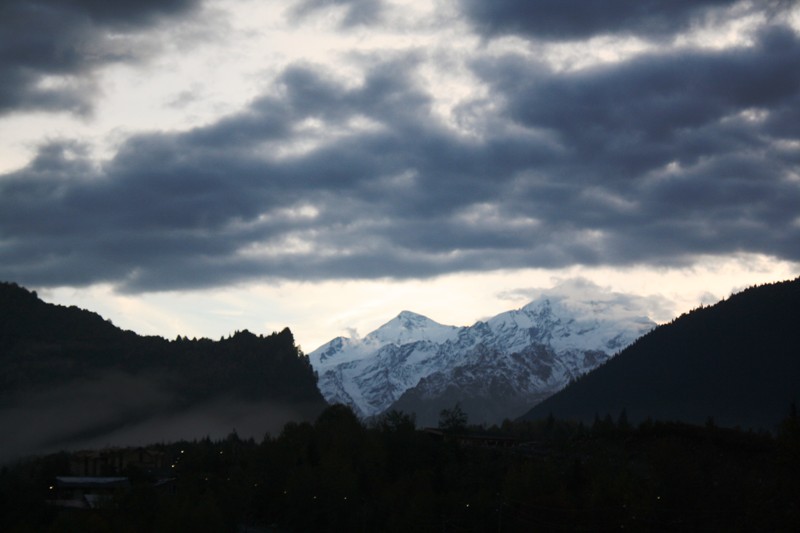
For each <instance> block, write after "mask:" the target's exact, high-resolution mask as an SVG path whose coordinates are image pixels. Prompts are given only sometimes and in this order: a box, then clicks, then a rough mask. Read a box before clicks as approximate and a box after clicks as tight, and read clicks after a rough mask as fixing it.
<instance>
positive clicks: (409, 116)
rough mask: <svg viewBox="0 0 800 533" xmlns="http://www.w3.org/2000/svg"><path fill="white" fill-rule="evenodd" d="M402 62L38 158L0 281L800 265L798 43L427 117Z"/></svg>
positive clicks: (201, 280)
mask: <svg viewBox="0 0 800 533" xmlns="http://www.w3.org/2000/svg"><path fill="white" fill-rule="evenodd" d="M417 61H418V58H415V57H413V56H411V57H408V58H405V59H395V60H391V61H384V62H382V63H380V64H377V65H376V66H374V67H373V68H371V69H370V71H369V72H368V75H367V77H366V79H365V81H364V82H363V84H361V85H359V86H355V87H352V86H346V85H344V84H342V83H340V82H339V81H337V80H336V79H335V78H333V77H330V76H328V75H326V74H325V73H324V72H323V71H322V69H319V68H316V67H314V66H311V65H293V66H290V67H289V68H287V69H286V70H285V71H284V72H283V74H282V75H281V77H280V78H279V79H278V80H277V81H276V83H275V85H274V86H273V87H271V88H270V89H269V90H268V91H265V94H264V96H263V97H261V98H260V99H257V100H255V101H254V102H252V103H251V104H250V105H249V106H248V107H247V108H246V109H245V110H243V111H242V112H240V113H238V114H235V115H231V116H228V117H227V118H224V119H222V120H220V121H218V122H217V123H215V124H212V125H209V126H206V127H202V128H197V129H194V130H191V131H186V132H181V133H157V134H156V133H153V134H142V135H138V136H136V137H133V138H130V139H128V140H127V141H126V142H125V143H124V144H123V145H122V147H121V148H120V149H119V152H118V153H117V154H116V156H115V157H114V158H113V159H111V160H110V161H106V162H103V163H102V164H98V163H97V162H95V161H92V160H91V159H90V158H89V157H88V156H87V155H86V153H84V151H83V148H82V147H81V146H80V145H76V144H74V143H69V142H53V143H50V144H48V145H45V146H42V147H41V148H40V150H39V153H38V157H37V158H36V159H35V160H34V161H32V162H31V163H30V164H29V165H28V166H27V167H25V168H23V169H21V170H19V171H17V172H14V173H11V174H7V175H5V176H0V278H3V279H12V280H15V281H18V282H21V283H24V284H28V285H31V286H42V285H59V284H78V285H79V284H90V283H94V282H98V281H107V282H111V283H114V284H116V285H117V286H118V287H119V288H120V289H121V290H127V291H147V290H165V289H177V288H189V287H203V286H214V285H220V284H228V283H232V282H236V281H242V280H249V279H268V278H284V279H303V280H307V279H330V278H374V277H396V278H407V277H426V276H432V275H437V274H441V273H448V272H454V271H475V270H486V269H497V268H513V267H554V268H555V267H562V266H567V265H575V264H584V265H598V264H611V265H623V264H631V263H648V264H683V263H685V262H690V261H691V259H692V257H693V256H694V255H696V254H701V253H703V254H704V253H710V254H725V253H734V252H756V253H766V254H771V255H774V256H777V257H781V258H784V259H789V260H794V261H799V260H800V224H798V222H797V217H798V206H800V181H798V176H797V168H798V161H799V160H800V150H798V148H797V146H798V144H797V143H798V142H799V141H800V126H798V124H800V120H797V118H798V115H797V114H798V111H797V110H798V109H800V40H798V36H797V35H796V34H794V33H793V32H792V31H791V30H789V29H787V28H784V27H780V26H775V27H770V28H767V29H764V30H763V31H762V33H761V34H760V35H759V36H758V38H757V42H756V44H755V45H754V46H752V47H748V48H739V49H727V50H717V51H713V50H712V51H709V50H706V51H699V50H684V51H682V52H666V53H662V54H650V55H647V56H640V57H637V58H635V59H633V60H630V61H627V62H622V63H616V64H610V65H606V66H601V67H594V68H592V69H586V70H581V71H573V72H561V71H554V70H552V69H550V68H548V67H546V66H545V65H543V64H538V63H535V62H532V61H531V60H530V59H525V58H523V57H518V56H514V55H507V56H504V57H502V58H500V59H497V58H495V59H493V60H491V61H488V60H485V61H481V60H476V61H475V62H474V63H473V64H472V68H473V71H474V72H475V74H476V75H477V76H479V77H482V78H483V79H484V80H485V81H486V83H487V84H488V85H489V87H490V97H489V98H490V99H491V101H492V102H493V103H494V104H496V106H498V108H499V110H500V111H499V112H498V111H491V112H489V113H486V112H485V111H482V110H483V109H485V108H487V107H489V106H485V105H483V104H485V103H486V102H472V103H468V104H465V105H463V106H462V107H460V108H459V109H458V110H457V116H456V121H457V122H458V121H460V120H463V121H468V122H470V123H471V124H477V125H478V126H477V127H478V129H479V130H480V135H479V136H468V135H462V134H460V133H458V132H456V131H455V130H454V129H452V128H450V127H449V126H447V125H446V124H444V123H442V122H441V121H440V119H439V118H437V115H436V114H434V113H433V112H432V104H433V102H432V100H431V97H430V96H429V95H428V94H427V93H426V92H425V91H424V90H423V89H422V88H421V86H419V85H418V84H417V83H416V82H415V79H416V78H415V72H416V70H415V69H416V68H417V67H418V63H417Z"/></svg>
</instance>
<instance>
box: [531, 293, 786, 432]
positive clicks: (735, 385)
mask: <svg viewBox="0 0 800 533" xmlns="http://www.w3.org/2000/svg"><path fill="white" fill-rule="evenodd" d="M799 318H800V278H798V279H795V280H793V281H786V282H782V283H775V284H771V285H764V286H760V287H755V288H751V289H748V290H746V291H744V292H741V293H739V294H736V295H734V296H731V297H730V298H729V299H728V300H725V301H722V302H720V303H718V304H716V305H714V306H712V307H706V308H701V309H697V310H695V311H692V312H691V313H689V314H687V315H683V316H681V317H679V318H677V319H676V320H674V321H673V322H672V323H670V324H667V325H663V326H660V327H658V328H657V329H655V330H653V331H652V332H650V333H649V334H647V335H645V336H644V337H642V338H641V339H639V340H638V341H637V342H636V343H634V344H633V345H632V346H630V347H629V348H627V349H626V350H624V351H623V352H622V353H620V354H619V355H618V356H617V357H615V358H614V359H613V360H611V361H609V362H608V363H607V364H605V365H603V366H602V367H600V368H598V369H597V370H595V371H593V372H592V373H590V374H588V375H586V376H584V377H583V378H582V379H580V380H578V381H577V382H576V383H574V384H572V385H570V386H569V387H567V388H566V389H564V390H563V391H561V392H560V393H558V394H556V395H554V396H552V397H551V398H549V399H548V400H546V401H544V402H542V403H541V404H539V405H537V406H535V407H533V409H531V410H530V411H529V412H528V413H526V414H525V415H524V417H523V418H525V419H536V418H544V417H546V416H548V415H549V414H551V413H552V414H553V415H554V416H556V417H557V418H570V419H578V420H583V421H591V420H592V419H593V418H594V417H595V414H600V416H604V415H605V414H606V413H609V414H612V416H616V415H617V414H619V413H620V412H621V411H622V410H623V409H625V410H626V414H627V416H628V418H629V419H630V420H632V421H640V420H643V419H645V418H647V417H652V418H655V419H672V420H681V421H686V422H694V423H703V422H704V421H706V420H707V419H708V417H712V418H713V419H714V422H715V423H716V424H719V425H723V426H735V425H740V426H743V427H751V428H763V429H774V426H775V424H777V423H778V421H779V420H780V419H781V418H782V417H783V416H785V414H786V412H787V410H788V408H789V405H790V404H791V403H792V402H796V401H798V400H800V328H798V319H799Z"/></svg>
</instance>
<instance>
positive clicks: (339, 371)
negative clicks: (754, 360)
mask: <svg viewBox="0 0 800 533" xmlns="http://www.w3.org/2000/svg"><path fill="white" fill-rule="evenodd" d="M623 307H624V306H621V305H619V304H618V303H617V302H615V301H613V300H605V301H604V300H598V301H593V302H588V303H582V302H576V301H572V300H570V299H568V298H565V297H562V296H559V295H557V294H549V295H546V296H543V297H542V298H540V299H537V300H534V301H533V302H531V303H530V304H528V305H527V306H525V307H523V308H521V309H518V310H514V311H508V312H506V313H501V314H499V315H497V316H495V317H493V318H491V319H489V320H486V321H480V322H477V323H476V324H474V325H473V326H471V327H461V328H457V327H453V326H443V325H441V324H437V323H436V322H434V321H432V320H430V319H427V318H425V317H422V316H420V315H416V314H413V313H409V312H407V311H406V312H403V313H401V314H400V315H399V316H398V317H396V318H395V319H393V320H391V321H390V322H388V323H387V324H385V325H383V326H381V327H380V328H378V329H377V330H376V331H374V332H372V333H370V334H369V335H367V336H366V337H364V338H363V339H353V338H350V339H347V338H344V337H339V338H336V339H334V340H332V341H331V342H329V343H327V344H325V345H323V346H321V347H320V348H318V349H316V350H314V351H313V352H311V353H310V354H309V359H310V361H311V364H312V366H313V367H314V368H315V370H316V371H317V372H318V374H319V387H320V390H321V391H322V393H323V395H324V396H325V398H326V399H327V400H328V401H329V402H332V403H333V402H339V403H345V404H348V405H350V406H352V407H353V409H354V410H355V411H356V412H357V413H358V414H359V415H361V416H372V415H376V414H379V413H381V412H384V411H386V410H389V409H400V410H403V411H406V412H414V413H416V414H417V421H418V423H420V424H423V425H428V424H435V422H436V419H437V417H438V413H439V411H441V409H443V408H444V407H452V405H453V404H454V403H455V402H462V407H464V408H465V410H466V411H467V413H468V414H469V415H470V420H471V421H472V422H476V423H478V422H488V423H491V422H499V421H501V420H502V419H503V418H507V417H510V416H516V415H518V414H519V413H522V412H523V411H524V410H525V409H526V408H527V407H529V406H530V405H531V404H532V403H534V402H536V401H540V400H541V399H543V398H545V397H547V396H548V395H550V394H552V393H554V392H555V391H557V390H559V389H560V388H562V387H563V386H564V385H566V384H567V383H568V382H569V381H570V380H571V379H574V378H575V377H577V376H579V375H581V374H583V373H585V372H588V371H589V370H591V369H593V368H595V367H596V366H597V365H599V364H601V363H602V362H604V361H605V360H606V359H608V358H609V357H610V356H611V355H613V354H614V353H615V352H616V351H618V350H619V349H621V348H622V347H624V346H626V345H627V344H629V343H630V342H632V341H633V340H634V339H636V338H637V337H639V336H640V335H641V334H643V333H644V332H646V331H648V330H649V329H651V328H652V327H653V326H654V323H653V322H651V321H650V320H649V319H647V318H646V317H643V316H641V315H639V314H637V313H633V312H630V311H625V310H624V309H623Z"/></svg>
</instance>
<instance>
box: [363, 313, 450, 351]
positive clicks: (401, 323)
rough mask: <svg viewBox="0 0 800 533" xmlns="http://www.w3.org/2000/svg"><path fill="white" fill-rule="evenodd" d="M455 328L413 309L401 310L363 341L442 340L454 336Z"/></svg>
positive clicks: (379, 342) (392, 342)
mask: <svg viewBox="0 0 800 533" xmlns="http://www.w3.org/2000/svg"><path fill="white" fill-rule="evenodd" d="M457 330H458V328H457V327H455V326H445V325H442V324H439V323H438V322H436V321H435V320H431V319H430V318H428V317H426V316H424V315H420V314H418V313H414V312H413V311H401V312H400V314H398V315H397V316H396V317H394V318H393V319H392V320H390V321H389V322H387V323H385V324H384V325H382V326H381V327H379V328H378V329H376V330H375V331H373V332H372V333H370V334H368V335H367V336H366V338H365V341H367V342H369V343H377V344H381V345H384V344H396V345H398V346H399V345H401V344H406V343H408V342H415V341H434V342H444V341H446V340H447V339H449V338H453V337H455V332H456V331H457Z"/></svg>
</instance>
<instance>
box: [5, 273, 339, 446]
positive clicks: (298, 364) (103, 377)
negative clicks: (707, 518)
mask: <svg viewBox="0 0 800 533" xmlns="http://www.w3.org/2000/svg"><path fill="white" fill-rule="evenodd" d="M0 365H2V368H3V373H2V374H0V427H4V428H14V431H13V436H9V437H8V438H7V439H5V442H3V443H2V446H0V460H2V459H4V458H8V457H13V456H15V455H16V454H20V453H23V454H24V453H33V452H36V451H38V450H40V449H42V448H43V447H45V448H48V447H61V446H73V445H77V444H79V441H80V442H83V441H86V439H90V438H92V439H107V440H106V441H105V442H106V443H107V442H109V441H116V440H119V441H120V442H121V443H123V444H131V443H129V442H125V440H124V439H125V438H128V437H129V438H131V439H138V437H137V436H136V433H137V431H139V433H144V432H147V433H148V434H151V435H153V437H152V438H153V439H154V441H161V440H163V439H164V435H165V434H166V433H169V434H170V436H172V437H173V438H196V437H202V436H203V435H206V434H208V433H214V432H221V433H222V434H227V433H228V432H230V430H231V429H233V427H235V426H236V425H237V424H238V425H239V429H240V430H241V431H243V433H244V432H246V431H250V428H252V430H253V431H257V432H258V435H255V434H254V435H253V436H258V437H261V436H263V432H264V431H267V430H272V431H277V430H280V428H281V427H282V423H283V422H286V421H289V420H291V419H302V420H306V419H311V418H313V417H314V416H315V415H316V414H317V413H318V412H319V411H320V410H321V409H323V408H324V407H325V405H326V404H325V401H324V399H323V398H322V396H321V395H320V393H319V390H318V389H317V386H316V376H315V375H314V371H313V369H312V367H311V365H310V364H309V362H308V358H307V356H305V355H304V354H302V353H301V352H300V351H299V349H298V348H297V346H296V344H295V341H294V336H293V334H292V332H291V330H289V329H288V328H284V329H283V330H282V331H280V332H275V333H272V334H271V335H267V336H263V335H259V336H257V335H255V334H253V333H251V332H249V331H246V330H245V331H239V332H236V333H235V334H234V335H231V336H229V337H228V338H223V339H220V340H219V341H212V340H210V339H205V338H203V339H193V340H189V339H188V338H186V337H180V336H179V337H178V338H177V339H175V340H167V339H163V338H161V337H156V336H147V337H145V336H139V335H137V334H136V333H134V332H132V331H123V330H121V329H120V328H117V327H116V326H114V325H113V324H111V322H110V321H108V320H105V319H103V318H102V317H101V316H100V315H98V314H97V313H94V312H91V311H86V310H82V309H79V308H77V307H75V306H70V307H66V306H61V305H55V304H50V303H46V302H43V301H42V300H41V299H39V298H38V296H37V294H36V293H35V292H34V291H28V290H27V289H25V288H23V287H20V286H19V285H17V284H14V283H5V282H0ZM273 420H274V423H273V422H272V421H273ZM259 421H261V422H259ZM260 424H263V426H261V427H259V425H260ZM145 426H146V427H145ZM245 426H247V428H245ZM109 429H112V430H113V431H114V432H116V433H119V435H118V438H117V436H115V435H111V434H109V433H108V430H109ZM126 435H127V436H128V437H126ZM145 440H146V439H145Z"/></svg>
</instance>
